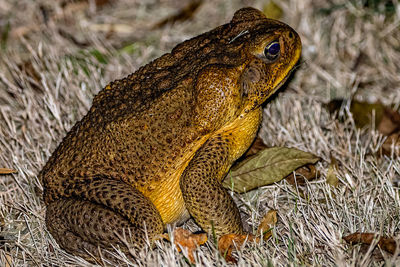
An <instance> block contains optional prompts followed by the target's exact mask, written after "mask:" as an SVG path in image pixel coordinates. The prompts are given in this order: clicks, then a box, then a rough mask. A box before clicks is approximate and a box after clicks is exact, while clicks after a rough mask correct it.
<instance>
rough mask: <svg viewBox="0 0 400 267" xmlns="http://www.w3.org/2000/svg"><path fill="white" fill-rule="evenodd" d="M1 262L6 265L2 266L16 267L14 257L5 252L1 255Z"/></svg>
mask: <svg viewBox="0 0 400 267" xmlns="http://www.w3.org/2000/svg"><path fill="white" fill-rule="evenodd" d="M3 251H4V250H3ZM0 262H2V263H3V264H4V265H2V266H4V267H10V266H14V264H13V258H12V256H11V255H10V254H9V253H8V252H6V251H4V253H0Z"/></svg>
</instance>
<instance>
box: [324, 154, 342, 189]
mask: <svg viewBox="0 0 400 267" xmlns="http://www.w3.org/2000/svg"><path fill="white" fill-rule="evenodd" d="M337 169H338V164H337V161H336V159H335V158H334V157H333V156H331V163H329V167H328V171H327V172H326V182H327V183H328V184H329V185H331V186H333V187H337V186H338V184H339V178H338V177H337Z"/></svg>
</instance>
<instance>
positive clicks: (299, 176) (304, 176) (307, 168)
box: [285, 164, 319, 185]
mask: <svg viewBox="0 0 400 267" xmlns="http://www.w3.org/2000/svg"><path fill="white" fill-rule="evenodd" d="M318 176H319V172H318V171H317V169H316V168H315V165H314V164H306V165H304V166H302V167H300V168H298V169H296V170H295V172H294V173H293V172H292V173H291V174H289V175H288V176H286V178H285V179H286V181H287V182H288V183H289V184H291V185H305V184H306V180H307V181H311V180H314V179H315V178H317V177H318Z"/></svg>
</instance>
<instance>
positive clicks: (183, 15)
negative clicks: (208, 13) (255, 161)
mask: <svg viewBox="0 0 400 267" xmlns="http://www.w3.org/2000/svg"><path fill="white" fill-rule="evenodd" d="M202 3H203V0H195V1H191V2H190V3H189V4H188V5H187V6H185V7H184V8H182V9H181V10H180V11H178V12H177V13H176V14H174V15H172V16H169V17H167V18H165V19H162V20H160V21H159V22H157V23H156V24H154V26H153V27H152V29H159V28H162V27H164V26H165V25H167V24H174V23H176V22H178V21H185V20H188V19H190V18H192V17H193V15H194V14H195V13H196V11H197V10H198V8H199V7H200V6H201V4H202Z"/></svg>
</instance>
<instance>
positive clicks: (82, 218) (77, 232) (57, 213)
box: [46, 178, 164, 261]
mask: <svg viewBox="0 0 400 267" xmlns="http://www.w3.org/2000/svg"><path fill="white" fill-rule="evenodd" d="M68 192H74V193H72V194H68ZM65 195H66V196H68V197H66V198H61V199H57V200H54V201H52V202H51V203H50V204H48V207H47V212H46V224H47V228H48V230H49V231H50V233H51V234H52V235H53V237H54V238H55V239H56V240H57V242H58V243H59V245H60V246H61V247H62V248H63V249H65V250H66V251H68V252H70V253H72V254H75V255H79V256H81V257H83V258H85V259H88V260H90V261H93V260H94V259H93V258H92V257H91V256H89V254H91V255H93V256H94V257H95V259H96V258H97V259H99V258H100V251H102V252H101V253H102V255H104V254H103V252H104V250H100V249H99V247H100V248H101V249H102V248H105V249H109V250H112V247H113V246H114V247H116V246H119V247H120V248H121V249H122V251H123V252H125V253H126V252H127V251H128V247H127V245H128V246H129V248H133V249H140V248H143V247H144V246H146V242H147V241H149V242H150V243H152V242H153V241H155V240H156V239H158V238H159V236H160V234H162V232H163V230H164V225H163V222H162V220H161V216H160V214H159V212H158V211H157V210H156V208H155V207H154V205H153V204H152V203H151V201H150V200H149V199H148V198H146V197H145V196H144V195H143V194H142V193H140V192H139V191H138V190H136V189H135V188H132V187H130V186H129V185H127V184H125V183H122V182H119V181H115V180H108V179H90V178H89V179H87V180H84V181H83V182H79V181H78V182H76V183H71V184H70V186H67V188H66V190H65ZM104 256H106V255H104Z"/></svg>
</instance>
